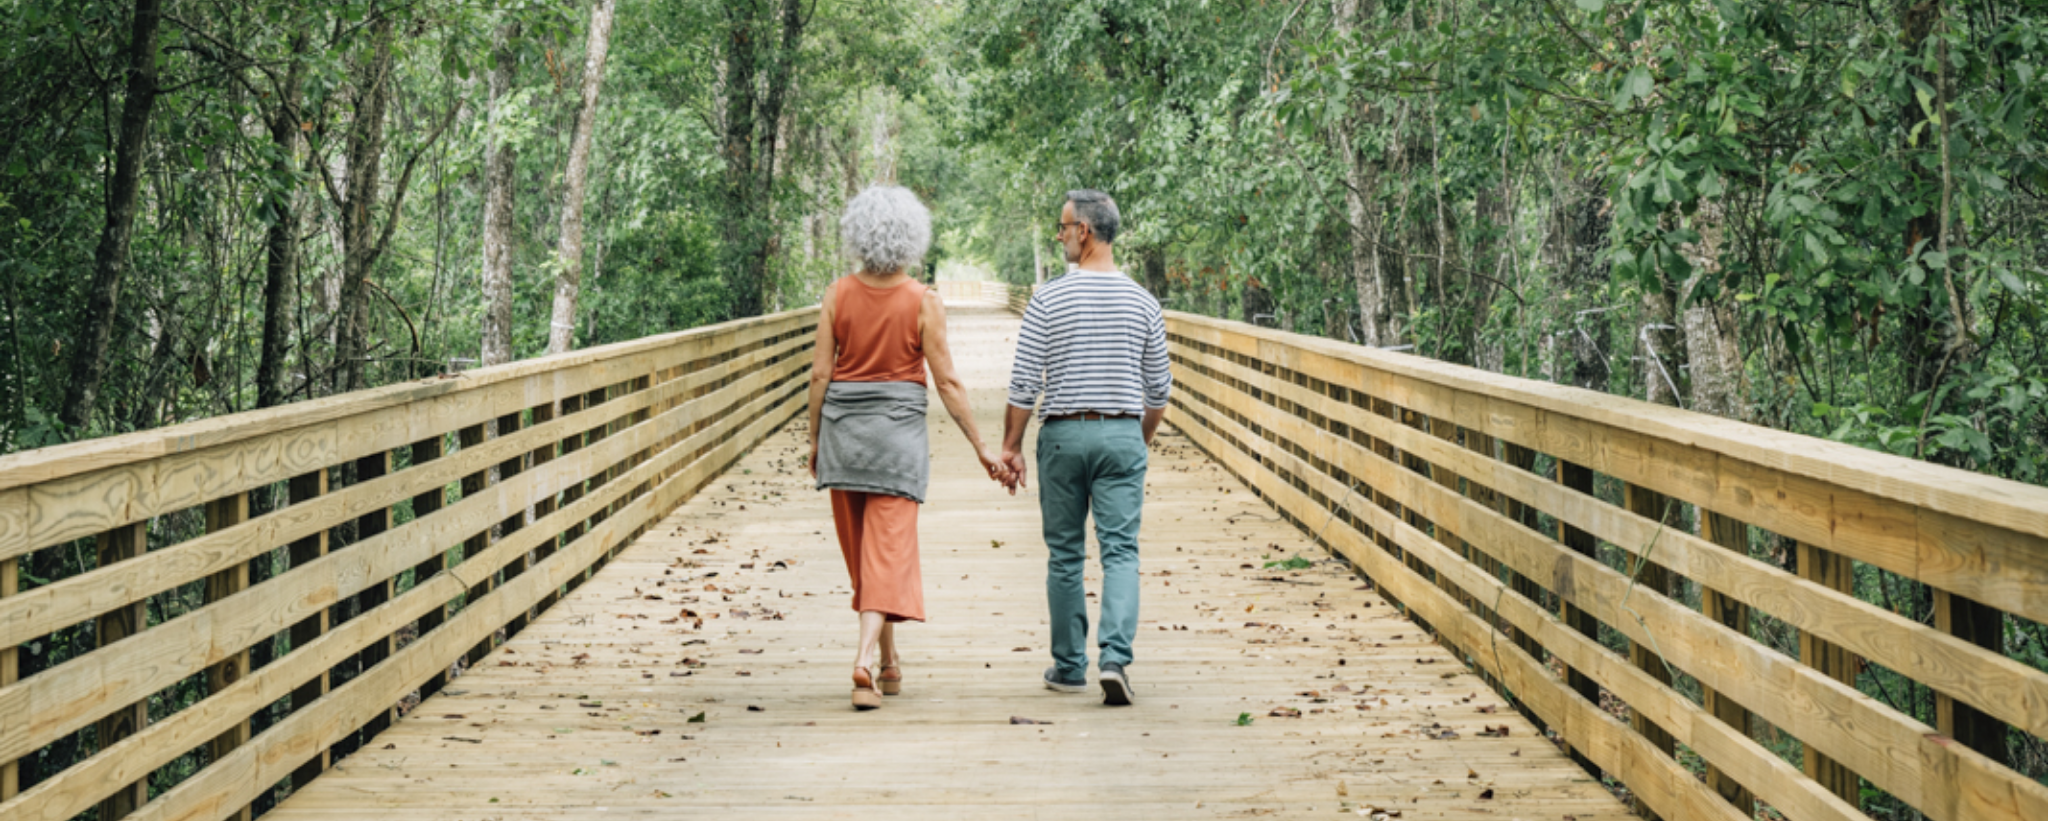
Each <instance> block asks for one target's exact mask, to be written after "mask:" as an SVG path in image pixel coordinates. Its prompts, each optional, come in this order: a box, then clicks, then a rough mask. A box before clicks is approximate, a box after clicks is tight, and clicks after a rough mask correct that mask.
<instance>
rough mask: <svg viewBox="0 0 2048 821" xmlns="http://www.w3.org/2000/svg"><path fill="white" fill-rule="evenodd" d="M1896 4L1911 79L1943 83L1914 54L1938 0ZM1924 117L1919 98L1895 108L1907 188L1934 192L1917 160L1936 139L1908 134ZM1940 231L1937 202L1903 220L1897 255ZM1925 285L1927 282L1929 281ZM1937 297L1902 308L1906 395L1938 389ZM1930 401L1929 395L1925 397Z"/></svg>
mask: <svg viewBox="0 0 2048 821" xmlns="http://www.w3.org/2000/svg"><path fill="white" fill-rule="evenodd" d="M1899 8H1900V19H1899V47H1900V49H1901V50H1902V51H1903V53H1904V54H1906V55H1908V56H1910V57H1913V58H1916V59H1912V60H1910V61H1909V65H1910V66H1911V68H1910V69H1909V70H1910V71H1911V72H1912V74H1913V76H1914V77H1916V78H1918V79H1920V80H1921V81H1922V82H1924V83H1926V84H1927V85H1929V86H1933V85H1935V84H1936V83H1939V82H1941V78H1940V77H1938V76H1936V74H1935V73H1934V72H1930V71H1926V70H1923V69H1921V68H1920V67H1919V66H1920V62H1919V60H1918V59H1917V57H1918V56H1919V54H1920V48H1921V46H1922V45H1923V44H1924V43H1926V42H1927V38H1928V37H1930V36H1933V34H1934V27H1935V25H1936V24H1937V23H1939V22H1940V21H1941V11H1942V10H1941V3H1940V2H1939V0H1932V1H1931V2H1925V3H1901V4H1899ZM1926 119H1927V114H1926V112H1923V111H1921V110H1920V105H1919V103H1918V102H1917V101H1912V102H1907V103H1904V104H1902V105H1900V106H1899V152H1900V153H1901V154H1902V155H1904V156H1905V157H1907V158H1909V159H1908V160H1907V162H1906V169H1907V172H1908V173H1909V174H1910V175H1911V176H1912V177H1913V182H1912V183H1910V184H1909V190H1917V191H1928V190H1934V189H1936V187H1937V186H1938V184H1939V183H1938V180H1936V179H1934V177H1935V175H1936V173H1937V172H1936V171H1935V170H1933V169H1929V168H1928V167H1927V166H1926V164H1925V163H1922V162H1919V161H1918V160H1919V158H1920V157H1921V156H1923V155H1924V153H1925V152H1926V148H1925V146H1930V145H1934V144H1935V141H1936V139H1938V138H1937V137H1936V136H1935V134H1934V133H1932V130H1931V129H1923V130H1922V131H1921V132H1920V139H1919V143H1918V144H1917V145H1916V144H1914V141H1913V137H1912V134H1913V129H1914V127H1915V126H1917V125H1919V124H1920V123H1921V122H1922V121H1923V120H1926ZM1941 229H1942V225H1941V214H1940V211H1939V209H1938V207H1937V206H1936V205H1935V204H1932V203H1930V204H1929V205H1928V207H1927V208H1926V209H1925V210H1924V211H1922V212H1921V214H1920V216H1917V217H1914V218H1912V219H1910V220H1907V221H1906V235H1905V236H1904V237H1903V240H1904V247H1902V248H1900V249H1899V252H1900V256H1901V258H1902V259H1910V258H1912V257H1913V256H1914V255H1915V254H1923V253H1927V252H1929V251H1933V250H1936V248H1937V246H1939V245H1940V244H1941V240H1940V236H1941ZM1929 284H1930V286H1931V285H1932V282H1931V281H1930V283H1929ZM1941 296H1942V295H1941V293H1940V292H1939V291H1937V290H1935V289H1934V288H1933V287H1928V288H1927V289H1926V290H1925V291H1924V292H1923V293H1922V295H1921V298H1920V300H1919V301H1918V302H1914V303H1909V304H1908V305H1907V306H1906V307H1905V309H1904V311H1903V312H1902V314H1903V315H1902V316H1901V317H1900V324H1901V325H1903V326H1904V328H1903V331H1904V333H1903V334H1901V336H1900V343H1901V344H1902V345H1903V346H1904V350H1903V351H1902V352H1901V354H1902V356H1903V357H1904V359H1905V365H1906V374H1907V384H1906V395H1908V396H1912V395H1915V394H1919V393H1921V392H1924V391H1931V390H1933V389H1934V388H1935V387H1936V384H1935V380H1936V379H1938V378H1939V374H1940V372H1941V365H1940V362H1941V360H1942V358H1943V357H1942V336H1943V330H1942V328H1941V327H1940V326H1941V321H1940V320H1939V319H1938V318H1937V317H1938V315H1939V311H1938V310H1937V309H1936V304H1937V302H1936V300H1938V299H1940V298H1941ZM1957 330H1958V331H1960V330H1961V329H1957ZM1932 399H1933V397H1932V396H1930V397H1929V401H1932Z"/></svg>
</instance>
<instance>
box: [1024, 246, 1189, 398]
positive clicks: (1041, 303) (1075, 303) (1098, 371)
mask: <svg viewBox="0 0 2048 821" xmlns="http://www.w3.org/2000/svg"><path fill="white" fill-rule="evenodd" d="M1172 390H1173V374H1172V372H1171V371H1169V370H1168V368H1167V358H1166V315H1165V314H1164V313H1163V312H1161V310H1160V308H1159V300H1157V299H1154V298H1153V297H1152V294H1150V293H1148V292H1147V291H1146V290H1145V289H1144V288H1141V287H1139V286H1138V284H1137V283H1135V282H1132V281H1131V279H1130V277H1127V276H1124V275H1123V274H1121V273H1118V272H1114V271H1079V270H1077V271H1072V272H1069V273H1068V274H1067V275H1065V276H1062V277H1060V278H1059V279H1056V280H1053V281H1052V282H1050V283H1047V284H1046V285H1045V286H1043V287H1041V288H1039V289H1038V290H1037V292H1036V293H1033V294H1032V295H1031V304H1030V305H1029V306H1028V307H1026V308H1025V309H1024V328H1023V330H1022V331H1021V332H1020V333H1019V334H1018V336H1017V359H1016V363H1015V364H1014V365H1012V366H1011V368H1010V404H1011V405H1012V406H1014V407H1019V408H1030V407H1032V406H1033V405H1036V406H1037V408H1038V418H1040V419H1044V418H1046V417H1048V416H1062V415H1066V414H1070V413H1082V412H1086V411H1093V412H1095V413H1110V414H1134V415H1135V414H1139V413H1143V412H1144V411H1145V410H1147V409H1154V408H1164V407H1166V399H1167V396H1168V394H1169V393H1171V391H1172ZM1040 395H1043V396H1044V397H1045V401H1043V402H1040V401H1039V397H1040Z"/></svg>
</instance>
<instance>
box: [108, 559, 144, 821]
mask: <svg viewBox="0 0 2048 821" xmlns="http://www.w3.org/2000/svg"><path fill="white" fill-rule="evenodd" d="M98 548H99V551H98V552H99V564H101V565H107V564H111V563H114V562H119V561H126V560H128V559H132V558H135V557H136V556H139V555H141V554H142V552H143V551H144V550H146V549H148V538H147V534H146V533H145V532H144V531H143V528H142V527H141V526H139V525H126V526H123V527H117V528H115V529H113V530H110V531H107V532H106V533H102V534H100V536H99V539H98ZM147 618H148V616H147V613H145V612H144V608H143V606H142V605H141V604H132V605H128V606H126V607H121V608H117V609H115V610H114V611H112V612H110V613H106V614H104V615H101V616H100V617H99V619H98V620H97V621H96V623H95V635H94V639H95V640H96V641H97V643H98V644H100V645H107V644H112V643H114V642H117V641H120V640H122V639H124V638H127V637H129V636H131V635H134V634H135V633H137V632H139V631H141V630H142V628H143V625H144V623H145V622H146V621H147ZM148 721H149V705H148V704H147V703H146V702H138V703H135V704H131V705H129V706H127V707H125V708H123V709H120V710H116V711H114V712H112V713H110V714H108V715H107V717H106V718H102V719H100V720H99V727H98V732H97V739H96V740H97V741H98V743H99V747H100V749H106V748H107V747H108V746H110V745H112V744H114V743H116V742H119V741H120V740H121V739H124V738H127V737H129V736H132V735H134V734H135V733H136V732H138V731H140V730H141V729H142V725H144V724H145V723H148ZM148 800H149V784H148V782H147V781H146V780H144V779H136V780H135V781H133V782H131V783H128V784H127V785H125V786H122V787H120V788H119V789H116V790H114V791H113V793H112V794H110V795H108V796H107V797H106V798H103V799H101V800H100V803H99V817H100V818H104V819H107V821H113V819H116V818H120V817H122V816H124V815H127V814H128V813H131V812H134V811H135V808H136V807H140V806H142V804H143V802H145V801H148Z"/></svg>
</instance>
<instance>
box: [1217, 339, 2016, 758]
mask: <svg viewBox="0 0 2048 821" xmlns="http://www.w3.org/2000/svg"><path fill="white" fill-rule="evenodd" d="M1204 367H1206V368H1209V369H1211V370H1215V371H1217V372H1218V373H1219V374H1220V375H1224V376H1228V377H1229V378H1232V379H1237V380H1240V381H1248V382H1250V383H1251V384H1253V385H1256V386H1257V387H1258V388H1259V389H1261V390H1267V391H1269V392H1271V393H1272V394H1273V395H1274V396H1276V397H1279V398H1283V399H1286V400H1287V401H1291V402H1294V403H1296V404H1298V405H1300V406H1301V407H1303V408H1304V409H1306V410H1309V411H1311V412H1315V413H1318V414H1321V415H1324V416H1325V417H1327V418H1329V419H1330V420H1332V421H1333V422H1338V423H1343V424H1345V425H1347V426H1349V427H1351V428H1353V429H1355V430H1361V431H1364V432H1365V433H1367V434H1369V435H1372V436H1375V437H1384V438H1385V439H1386V440H1387V441H1389V442H1390V443H1391V444H1392V445H1393V446H1395V447H1397V448H1400V449H1402V450H1404V451H1408V452H1412V453H1416V454H1418V455H1420V456H1421V457H1422V458H1423V459H1425V460H1427V461H1429V462H1430V463H1432V464H1437V465H1445V466H1447V467H1449V468H1450V469H1452V470H1456V471H1459V472H1460V473H1462V474H1464V475H1465V476H1467V477H1468V478H1471V479H1472V480H1473V481H1477V482H1488V483H1493V484H1495V485H1498V486H1499V487H1500V489H1501V491H1502V492H1503V493H1505V494H1507V495H1509V496H1512V497H1514V498H1518V499H1523V500H1527V501H1528V502H1529V503H1531V504H1534V505H1536V506H1538V507H1540V508H1542V509H1543V510H1544V511H1545V512H1547V513H1549V514H1551V515H1553V516H1556V517H1558V519H1559V520H1560V521H1562V522H1563V523H1565V524H1567V525H1570V526H1572V527H1574V528H1576V529H1580V530H1582V531H1584V532H1587V533H1589V534H1591V535H1592V536H1595V537H1598V538H1599V539H1601V540H1604V541H1606V542H1608V543H1610V544H1612V545H1614V546H1615V547H1617V548H1620V549H1622V550H1624V551H1631V550H1633V551H1635V552H1636V553H1638V554H1640V550H1639V548H1640V546H1642V545H1644V544H1648V543H1649V542H1650V541H1651V540H1652V539H1653V538H1654V539H1656V541H1657V549H1656V550H1657V559H1658V563H1659V564H1662V565H1664V566H1666V567H1668V568H1670V569H1671V570H1672V571H1673V572H1676V573H1679V574H1680V575H1683V576H1685V577H1687V578H1689V579H1692V580H1694V581H1696V582H1699V583H1700V584H1702V585H1704V586H1706V587H1708V588H1710V589H1713V590H1715V591H1717V592H1718V593H1719V594H1723V595H1726V596H1728V597H1731V598H1732V599H1734V600H1736V601H1739V602H1741V603H1743V604H1745V605H1748V606H1751V607H1755V608H1757V609H1758V610H1760V611H1763V612H1766V613H1769V614H1770V615H1772V616H1774V617H1776V618H1778V619H1780V620H1783V621H1785V622H1786V623H1788V624H1790V625H1792V626H1794V627H1797V628H1799V629H1800V630H1802V631H1806V632H1810V633H1813V634H1814V635H1819V636H1822V637H1823V638H1825V639H1827V640H1828V641H1830V642H1833V643H1836V644H1839V645H1841V646H1843V647H1845V648H1849V649H1851V650H1852V651H1854V652H1855V653H1857V654H1859V655H1862V656H1864V657H1867V658H1870V659H1871V660H1873V661H1876V662H1878V663H1880V664H1883V665H1885V666H1886V667H1889V668H1891V669H1894V670H1898V671H1899V672H1901V673H1903V674H1905V675H1907V676H1910V677H1912V678H1914V679H1915V680H1918V681H1920V682H1923V683H1926V684H1928V685H1929V686H1932V687H1934V688H1935V689H1936V690H1938V691H1940V692H1944V693H1950V694H1953V695H1954V696H1956V697H1957V698H1960V699H1962V700H1964V701H1965V702H1967V703H1969V704H1971V705H1974V706H1976V707H1977V708H1979V709H1981V710H1984V711H1985V712H1986V713H1987V714H1990V715H1992V716H1994V717H1996V718H1999V719H2000V720H2003V721H2005V722H2007V723H2010V724H2013V725H2015V726H2018V727H2021V728H2023V729H2027V730H2028V731H2030V732H2033V733H2035V734H2036V735H2043V736H2048V673H2044V672H2043V671H2041V670H2037V669H2034V668H2032V667H2028V666H2027V665H2025V664H2022V663H2020V662H2018V661H2016V660H2014V659H2011V658H2008V657H2006V656H2004V655H2002V654H2000V653H1997V652H1992V651H1989V650H1986V649H1985V648H1982V647H1980V646H1977V645H1975V644H1973V643H1970V642H1967V641H1962V640H1959V639H1957V638H1955V637H1953V636H1950V635H1946V634H1944V633H1942V632H1941V631H1939V630H1936V629H1933V628H1930V627H1928V626H1927V625H1924V624H1920V623H1919V622H1917V621H1914V620H1912V619H1909V618H1905V617H1903V616H1900V615H1899V614H1896V613H1892V612H1890V611H1888V610H1885V609H1884V608H1881V607H1877V606H1875V605H1873V604H1870V603H1868V602H1863V601H1860V600H1857V599H1856V598H1854V597H1853V596H1849V595H1845V594H1843V593H1842V592H1841V591H1839V590H1837V589H1835V588H1832V587H1829V586H1826V585H1821V584H1817V583H1814V582H1812V581H1808V580H1805V579H1801V578H1799V577H1798V576H1797V575H1795V574H1793V573H1790V572H1787V571H1785V570H1783V569H1781V568H1778V567H1774V566H1772V565H1769V564H1766V563H1764V562H1761V561H1757V560H1754V559H1749V558H1747V557H1745V556H1742V555H1739V554H1736V553H1734V552H1732V551H1729V550H1727V549H1724V548H1722V547H1721V546H1720V545H1718V544H1715V543H1714V542H1711V541H1708V540H1706V539H1702V538H1700V537H1697V536H1694V535H1692V534H1690V533H1685V532H1683V531H1681V530H1677V529H1672V528H1663V527H1660V526H1659V524H1658V522H1657V521H1656V520H1655V519H1653V518H1650V517H1646V516H1640V515H1635V514H1633V513H1631V512H1629V511H1628V510H1626V509H1624V508H1620V507H1616V506H1614V505H1609V504H1606V503H1603V502H1601V501H1599V500H1598V499H1596V498H1594V497H1592V496H1591V495H1589V492H1590V489H1591V484H1590V483H1591V478H1590V476H1588V477H1586V478H1585V479H1584V481H1585V482H1586V488H1587V491H1588V492H1572V491H1571V490H1570V489H1569V488H1566V487H1562V486H1559V485H1558V484H1556V483H1552V482H1547V481H1544V480H1543V479H1542V478H1541V477H1538V476H1535V475H1533V474H1529V473H1527V472H1523V471H1507V470H1501V462H1499V461H1497V460H1493V459H1490V458H1487V457H1486V456H1485V455H1483V454H1476V453H1470V452H1467V451H1466V450H1462V449H1458V448H1450V447H1445V446H1444V445H1443V443H1441V442H1440V441H1437V440H1435V438H1434V437H1422V436H1416V435H1413V433H1412V432H1411V431H1409V430H1408V429H1406V428H1405V427H1404V426H1399V425H1394V424H1391V423H1389V422H1387V421H1385V420H1384V419H1382V418H1381V417H1378V416H1377V415H1375V414H1371V413H1368V412H1366V411H1364V410H1362V409H1359V408H1356V407H1355V406H1352V405H1349V404H1346V403H1341V402H1337V401H1336V400H1333V399H1330V398H1329V397H1326V396H1322V395H1320V394H1314V393H1311V392H1309V391H1307V390H1305V389H1300V388H1296V387H1294V386H1291V385H1289V384H1286V383H1284V382H1277V381H1274V380H1264V378H1263V377H1262V376H1260V375H1258V374H1257V373H1256V372H1254V371H1250V370H1249V369H1246V368H1243V367H1241V366H1238V365H1234V364H1231V363H1229V362H1226V361H1221V360H1217V359H1210V360H1206V361H1205V363H1204ZM1189 378H1190V379H1200V378H1202V377H1200V375H1198V374H1197V375H1191V376H1190V377H1189ZM1251 380H1263V381H1251ZM1216 389H1217V390H1231V389H1229V388H1227V387H1222V386H1220V385H1219V386H1218V387H1217V388H1216ZM1247 407H1249V406H1247ZM1290 431H1296V432H1299V435H1301V436H1303V437H1307V438H1308V439H1309V440H1315V441H1307V442H1305V443H1304V446H1306V447H1309V448H1312V449H1313V448H1323V447H1334V446H1335V444H1334V443H1337V442H1340V441H1345V438H1344V437H1339V436H1336V435H1334V434H1332V433H1329V432H1327V431H1322V430H1320V429H1316V428H1313V427H1311V426H1308V425H1306V424H1298V425H1297V427H1293V428H1290ZM1322 440H1327V442H1328V443H1329V444H1325V443H1323V441H1322ZM1574 467H1581V468H1582V467H1583V466H1578V465H1576V464H1574ZM1477 547H1478V549H1480V550H1482V551H1484V550H1485V549H1486V547H1485V546H1484V545H1483V544H1481V545H1478V546H1477ZM1582 552H1583V551H1582ZM1567 604H1569V603H1567Z"/></svg>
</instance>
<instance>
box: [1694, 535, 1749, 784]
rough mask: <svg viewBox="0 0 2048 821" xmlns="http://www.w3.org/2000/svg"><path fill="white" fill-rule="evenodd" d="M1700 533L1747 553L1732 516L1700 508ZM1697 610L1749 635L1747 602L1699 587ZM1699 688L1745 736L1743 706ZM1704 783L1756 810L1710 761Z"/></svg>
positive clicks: (1708, 705) (1746, 544)
mask: <svg viewBox="0 0 2048 821" xmlns="http://www.w3.org/2000/svg"><path fill="white" fill-rule="evenodd" d="M1700 536H1701V537H1702V538H1704V539H1706V540H1707V541H1709V542H1713V543H1714V544H1717V545H1720V546H1721V547H1724V548H1727V549H1728V550H1730V551H1733V552H1734V553H1735V555H1737V556H1744V557H1747V556H1748V555H1749V525H1747V524H1744V523H1743V522H1741V521H1738V520H1736V519H1734V518H1732V517H1728V516H1723V515H1721V514H1719V513H1714V512H1711V511H1707V510H1702V511H1700ZM1700 612H1702V613H1705V614H1706V615H1707V618H1710V619H1713V620H1714V621H1717V622H1720V623H1721V626H1723V627H1726V628H1728V629H1730V630H1733V631H1735V632H1736V633H1737V634H1739V635H1742V636H1748V635H1749V605H1746V604H1743V603H1742V602H1740V601H1737V600H1735V599H1734V598H1733V597H1730V596H1728V595H1727V594H1725V593H1722V592H1720V591H1718V590H1715V589H1713V588H1711V587H1706V586H1701V588H1700ZM1700 691H1701V695H1702V697H1703V698H1702V701H1703V702H1704V705H1705V706H1706V708H1707V712H1710V713H1713V714H1714V717H1715V718H1717V719H1720V720H1721V723H1723V724H1726V725H1728V726H1730V727H1733V728H1735V731H1736V732H1739V733H1741V734H1743V735H1744V736H1747V735H1749V710H1748V709H1747V708H1745V707H1743V706H1742V705H1740V704H1737V703H1735V700H1734V699H1731V698H1729V697H1727V696H1726V695H1723V694H1722V693H1720V692H1719V691H1716V690H1715V689H1714V688H1712V687H1708V686H1705V685H1701V686H1700ZM1707 786H1710V787H1713V788H1714V792H1716V793H1719V794H1720V795H1721V797H1722V798H1724V799H1727V801H1728V803H1730V804H1733V805H1735V808H1736V809H1739V810H1742V811H1743V812H1753V811H1755V809H1756V798H1755V796H1753V795H1751V794H1750V792H1749V789H1748V788H1746V787H1744V786H1742V784H1741V783H1739V782H1737V781H1736V780H1735V779H1733V778H1730V777H1729V776H1728V774H1727V773H1725V772H1722V770H1721V768H1720V767H1718V766H1715V765H1714V762H1712V761H1709V762H1707Z"/></svg>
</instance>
